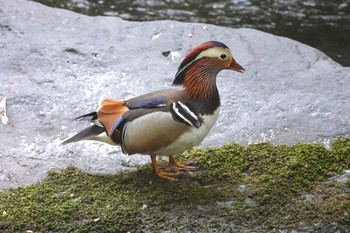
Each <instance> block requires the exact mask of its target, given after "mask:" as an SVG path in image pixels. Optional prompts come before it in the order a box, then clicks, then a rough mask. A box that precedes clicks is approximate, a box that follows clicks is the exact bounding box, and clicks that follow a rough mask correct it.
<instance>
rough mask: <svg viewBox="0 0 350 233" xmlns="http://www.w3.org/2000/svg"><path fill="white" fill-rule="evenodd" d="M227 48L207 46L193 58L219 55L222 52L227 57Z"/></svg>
mask: <svg viewBox="0 0 350 233" xmlns="http://www.w3.org/2000/svg"><path fill="white" fill-rule="evenodd" d="M228 52H229V50H228V49H226V48H219V47H215V48H209V49H206V50H204V51H203V52H201V53H200V54H198V56H197V57H196V59H195V60H197V59H200V58H202V57H219V58H220V56H221V55H222V54H225V55H226V58H227V57H229V56H230V55H229V54H228Z"/></svg>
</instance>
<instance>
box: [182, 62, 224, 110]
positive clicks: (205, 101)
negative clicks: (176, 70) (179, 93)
mask: <svg viewBox="0 0 350 233" xmlns="http://www.w3.org/2000/svg"><path fill="white" fill-rule="evenodd" d="M216 67H217V66H216V65H215V64H210V63H209V64H208V63H206V64H201V63H197V64H196V65H194V66H193V67H191V68H189V69H188V71H187V72H186V75H185V77H184V80H183V86H184V91H185V92H186V93H187V94H188V95H189V96H190V97H191V99H193V100H194V101H196V102H199V103H201V104H202V105H203V108H204V109H203V111H201V112H203V113H205V114H209V113H212V112H214V111H215V110H216V109H217V108H218V107H219V106H220V96H219V91H218V89H217V87H216V76H217V75H218V73H219V72H220V70H219V69H218V68H216Z"/></svg>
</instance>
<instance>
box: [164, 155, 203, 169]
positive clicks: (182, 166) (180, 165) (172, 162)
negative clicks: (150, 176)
mask: <svg viewBox="0 0 350 233" xmlns="http://www.w3.org/2000/svg"><path fill="white" fill-rule="evenodd" d="M194 162H196V161H195V160H190V161H185V162H179V163H178V162H176V161H175V157H174V155H169V166H170V168H177V169H179V170H185V171H194V170H198V167H196V166H188V165H187V164H190V163H194Z"/></svg>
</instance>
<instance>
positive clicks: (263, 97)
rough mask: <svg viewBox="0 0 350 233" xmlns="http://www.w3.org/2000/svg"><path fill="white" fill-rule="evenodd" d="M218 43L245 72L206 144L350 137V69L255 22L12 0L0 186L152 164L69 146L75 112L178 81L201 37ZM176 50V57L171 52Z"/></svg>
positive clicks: (4, 54)
mask: <svg viewBox="0 0 350 233" xmlns="http://www.w3.org/2000/svg"><path fill="white" fill-rule="evenodd" d="M208 40H218V41H222V42H224V43H225V44H226V45H228V46H229V47H230V48H231V50H233V53H234V56H235V58H236V60H237V61H238V62H239V63H240V64H241V65H243V66H244V67H245V68H246V72H245V73H244V74H239V73H233V72H230V71H224V72H222V73H220V75H219V78H218V86H219V91H220V93H221V97H222V112H221V116H220V117H219V121H218V124H217V126H216V127H215V128H214V129H213V131H212V133H211V134H210V136H209V137H208V138H207V139H206V140H205V141H204V142H203V143H202V144H201V146H202V147H207V146H217V145H222V144H225V143H227V142H230V141H236V142H238V143H241V144H248V143H255V142H261V141H272V142H273V143H287V144H293V143H297V142H322V143H325V144H328V143H330V142H331V141H332V140H333V139H335V138H338V137H340V136H349V135H350V114H349V112H350V103H349V100H350V91H349V90H350V68H345V67H342V66H340V65H339V64H337V63H335V62H333V61H332V60H331V59H330V58H328V57H327V56H325V55H324V54H323V53H322V52H320V51H318V50H316V49H313V48H311V47H309V46H306V45H303V44H301V43H298V42H296V41H293V40H290V39H287V38H282V37H277V36H273V35H270V34H266V33H263V32H260V31H256V30H252V29H230V28H222V27H217V26H213V25H203V24H189V23H179V22H172V21H158V22H127V21H123V20H121V19H119V18H114V17H88V16H84V15H79V14H76V13H73V12H70V11H66V10H61V9H53V8H48V7H45V6H43V5H40V4H38V3H33V2H27V1H23V0H14V1H8V0H0V53H1V56H0V70H1V72H0V100H2V99H3V98H4V97H7V114H8V117H9V120H10V123H9V124H8V125H3V124H1V125H0V149H1V150H0V189H4V188H9V187H15V186H18V185H24V184H29V183H33V182H37V181H39V180H40V179H42V178H43V177H44V176H45V174H46V172H47V171H48V170H49V169H51V168H56V169H61V168H64V167H66V166H68V165H74V166H77V167H79V168H81V169H83V170H86V171H89V172H96V173H115V172H118V171H121V170H124V169H127V168H125V167H123V166H122V163H131V164H135V163H136V164H137V163H147V162H149V158H148V157H147V156H138V155H136V156H130V157H128V156H125V155H123V154H122V153H121V151H120V149H119V148H118V147H112V146H109V145H105V144H101V143H98V142H82V143H76V144H72V145H68V146H64V147H63V146H61V145H60V143H61V142H62V141H63V140H64V139H66V138H67V137H68V136H71V135H73V133H74V132H77V131H79V130H81V129H83V128H84V127H85V126H86V124H85V125H84V124H83V123H82V122H72V121H71V120H72V119H73V118H74V117H76V116H78V115H80V114H83V113H87V112H89V111H92V110H95V109H96V108H97V107H98V103H99V101H100V100H101V99H103V98H105V97H110V98H116V99H125V98H130V97H133V96H136V95H139V94H143V93H146V92H149V91H152V90H158V89H163V88H169V87H171V86H170V85H171V82H172V79H173V76H174V74H175V72H176V70H177V66H178V65H179V64H180V62H181V59H182V58H183V57H184V55H186V53H187V52H188V51H189V50H190V49H191V48H192V47H193V46H195V45H197V44H199V43H201V42H204V41H208ZM168 50H170V51H176V52H178V53H179V54H180V56H179V57H176V56H175V57H174V59H169V58H166V57H164V56H163V55H162V54H161V53H162V52H163V51H168Z"/></svg>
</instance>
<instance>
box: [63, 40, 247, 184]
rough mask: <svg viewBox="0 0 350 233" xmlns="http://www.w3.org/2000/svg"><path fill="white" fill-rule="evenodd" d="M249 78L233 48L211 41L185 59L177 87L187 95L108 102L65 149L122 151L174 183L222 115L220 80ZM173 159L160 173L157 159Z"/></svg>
mask: <svg viewBox="0 0 350 233" xmlns="http://www.w3.org/2000/svg"><path fill="white" fill-rule="evenodd" d="M224 69H229V70H234V71H237V72H243V71H244V68H243V67H242V66H241V65H239V64H238V63H237V62H236V61H235V60H234V58H233V56H232V53H231V51H230V50H229V48H228V47H227V46H226V45H224V44H223V43H221V42H217V41H209V42H206V43H203V44H200V45H198V46H196V47H195V48H194V49H192V50H191V51H190V52H189V53H188V55H187V56H186V57H185V58H184V60H183V61H182V63H181V64H180V67H179V68H178V71H177V73H176V74H175V79H174V81H173V85H176V86H177V85H179V86H182V89H168V90H160V91H155V92H151V93H148V94H144V95H141V96H138V97H134V98H132V99H129V100H113V99H104V100H102V102H101V106H100V108H99V109H98V110H97V111H96V112H92V113H89V114H86V115H83V116H80V117H77V118H76V119H80V120H88V121H91V123H92V125H91V126H90V127H88V128H86V129H84V130H83V131H81V132H80V133H78V134H76V135H75V136H73V137H71V138H69V139H68V140H66V141H64V142H63V144H67V143H71V142H77V141H80V140H97V141H102V142H107V143H109V144H112V145H120V146H121V148H122V151H123V153H126V154H129V155H132V154H135V153H138V154H146V155H150V156H151V161H152V165H153V169H154V172H155V173H156V174H157V175H158V176H159V177H162V178H164V179H167V180H169V181H173V180H176V179H175V178H174V176H175V175H178V174H179V170H196V169H197V167H196V166H193V165H192V166H191V165H189V164H188V163H187V164H186V163H178V162H176V161H175V157H174V155H176V154H180V153H182V152H184V151H186V150H188V149H191V148H192V147H194V146H196V145H198V144H199V143H200V142H201V141H202V140H203V139H204V138H205V136H206V135H207V134H208V132H209V131H210V129H211V128H212V127H213V125H214V124H215V122H216V120H217V119H218V116H219V111H220V96H219V92H218V89H217V87H216V76H217V75H218V73H219V72H220V71H221V70H224ZM157 155H160V156H168V157H169V166H170V168H169V169H160V168H159V167H158V164H157V160H156V156H157Z"/></svg>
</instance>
